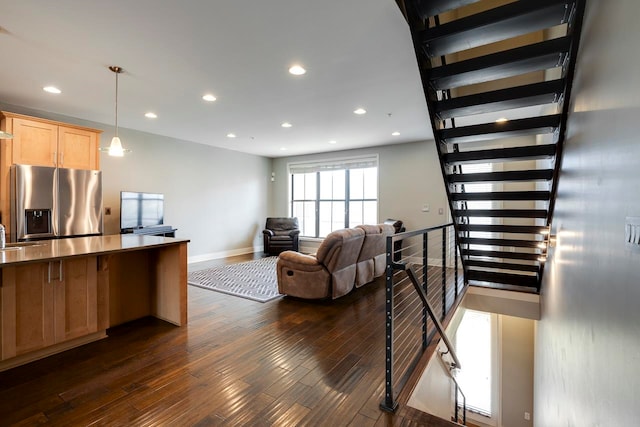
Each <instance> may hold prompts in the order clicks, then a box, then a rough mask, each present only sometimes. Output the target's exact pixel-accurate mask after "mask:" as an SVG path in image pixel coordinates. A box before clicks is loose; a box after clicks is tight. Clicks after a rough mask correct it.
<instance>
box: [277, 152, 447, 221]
mask: <svg viewBox="0 0 640 427" xmlns="http://www.w3.org/2000/svg"><path fill="white" fill-rule="evenodd" d="M367 154H378V156H379V168H378V182H379V191H378V193H379V195H378V197H379V199H378V218H379V220H380V221H383V220H385V219H387V218H395V219H401V220H402V221H403V222H404V225H405V227H406V228H407V230H418V229H421V228H426V227H431V226H434V225H440V224H444V223H446V222H448V221H449V219H448V218H449V216H448V211H449V208H448V202H447V197H446V193H445V189H444V184H443V181H442V172H441V171H440V164H439V162H438V155H437V152H436V147H435V143H434V142H433V141H426V142H413V143H407V144H395V145H386V146H381V147H373V148H367V149H359V150H347V151H337V152H333V153H324V154H315V155H308V156H295V157H284V158H278V159H274V160H273V171H274V172H275V173H276V181H275V182H274V183H273V194H274V198H273V210H272V211H271V214H272V215H273V216H287V215H289V208H290V206H289V200H288V195H289V180H288V179H287V164H288V163H293V162H301V161H309V160H320V159H336V158H344V157H353V156H358V155H367ZM424 204H428V205H429V207H430V211H429V212H422V206H423V205H424ZM439 208H442V209H443V214H441V215H440V214H438V209H439Z"/></svg>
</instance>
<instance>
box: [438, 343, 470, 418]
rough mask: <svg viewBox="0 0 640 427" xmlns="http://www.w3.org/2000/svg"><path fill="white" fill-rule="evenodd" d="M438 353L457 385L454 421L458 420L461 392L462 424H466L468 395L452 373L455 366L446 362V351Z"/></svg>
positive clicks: (448, 374) (449, 375) (448, 373)
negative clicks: (444, 356) (444, 355)
mask: <svg viewBox="0 0 640 427" xmlns="http://www.w3.org/2000/svg"><path fill="white" fill-rule="evenodd" d="M437 353H438V358H439V359H440V362H442V364H443V365H445V366H446V367H447V368H448V369H446V371H447V376H448V377H449V378H451V379H452V380H453V383H454V384H455V386H456V397H455V408H456V409H455V412H454V417H455V420H454V421H455V422H458V393H460V394H461V395H462V424H464V425H466V424H467V396H465V394H464V392H463V391H462V387H460V384H458V380H456V377H454V376H453V374H452V373H451V369H455V367H454V366H451V365H449V364H448V363H447V362H445V360H444V358H443V357H442V355H443V354H446V353H441V352H439V351H438V352H437Z"/></svg>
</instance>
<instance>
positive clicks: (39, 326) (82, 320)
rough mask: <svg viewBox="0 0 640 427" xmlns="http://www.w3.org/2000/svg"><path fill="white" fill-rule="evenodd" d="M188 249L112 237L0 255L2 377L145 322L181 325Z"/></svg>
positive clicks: (49, 243)
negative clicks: (121, 326) (113, 329)
mask: <svg viewBox="0 0 640 427" xmlns="http://www.w3.org/2000/svg"><path fill="white" fill-rule="evenodd" d="M188 242H189V241H188V240H185V239H175V238H168V237H159V236H145V235H132V234H125V235H121V234H118V235H110V236H92V237H76V238H69V239H55V240H44V241H37V242H27V243H24V244H20V245H19V246H13V247H7V248H5V249H3V250H0V371H1V370H5V369H9V368H11V367H14V366H18V365H21V364H24V363H28V362H30V361H32V360H36V359H39V358H42V357H46V356H48V355H50V354H54V353H58V352H61V351H64V350H67V349H69V348H72V347H77V346H79V345H83V344H86V343H88V342H92V341H95V340H98V339H102V338H105V337H106V336H107V329H108V328H110V327H112V326H116V325H119V324H122V323H125V322H128V321H131V320H134V319H138V318H141V317H145V316H154V317H157V318H159V319H162V320H164V321H167V322H170V323H172V324H175V325H177V326H183V325H186V323H187V243H188Z"/></svg>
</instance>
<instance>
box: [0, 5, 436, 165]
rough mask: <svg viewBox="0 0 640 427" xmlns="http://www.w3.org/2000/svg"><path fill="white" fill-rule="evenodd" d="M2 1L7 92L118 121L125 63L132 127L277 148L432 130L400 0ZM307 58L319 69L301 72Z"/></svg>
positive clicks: (344, 144) (274, 153) (414, 136)
mask: <svg viewBox="0 0 640 427" xmlns="http://www.w3.org/2000/svg"><path fill="white" fill-rule="evenodd" d="M0 11H1V12H0V27H2V31H1V32H0V52H2V67H0V101H2V102H4V103H7V104H13V105H18V106H23V107H28V108H31V109H37V110H42V111H47V112H52V113H57V114H62V115H67V116H71V117H77V118H81V119H86V120H91V121H95V122H99V123H106V124H108V125H112V124H113V123H114V120H115V112H114V98H115V75H114V74H113V73H112V72H111V71H109V70H108V68H107V67H108V66H109V65H117V66H121V67H122V68H123V69H124V70H125V73H124V74H121V75H120V77H119V79H120V81H119V85H120V89H119V106H118V109H119V112H118V122H119V125H120V127H125V128H130V129H136V130H140V131H145V132H150V133H153V134H159V135H166V136H170V137H174V138H178V139H182V140H186V141H193V142H198V143H202V144H208V145H212V146H217V147H224V148H229V149H233V150H238V151H243V152H247V153H252V154H257V155H262V156H268V157H281V156H289V155H298V154H307V153H317V152H324V151H332V150H343V149H350V148H358V147H370V146H376V145H383V144H391V143H402V142H409V141H419V140H425V139H430V138H432V133H431V128H430V124H429V118H428V112H427V107H426V103H425V100H424V95H423V92H422V88H421V85H420V80H419V75H418V69H417V65H416V60H415V56H414V53H413V48H412V43H411V38H410V35H409V32H408V28H407V25H406V23H405V21H404V19H403V17H402V15H401V14H400V11H399V10H398V7H397V6H396V3H395V1H393V0H346V1H345V0H320V1H318V0H248V1H240V0H217V1H213V0H183V1H178V0H110V1H104V0H56V1H51V0H19V1H15V0H0ZM294 63H300V64H302V65H303V66H304V67H305V68H306V69H307V74H306V75H304V76H299V77H295V76H292V75H290V74H289V73H288V72H287V70H288V68H289V66H290V65H292V64H294ZM46 85H54V86H56V87H58V88H60V89H61V90H62V94H60V95H51V94H48V93H46V92H44V91H43V90H42V87H44V86H46ZM206 92H211V93H213V94H214V95H215V96H216V97H217V98H218V99H217V101H215V102H213V103H206V102H205V101H203V100H202V99H201V97H202V95H203V94H204V93H206ZM357 107H363V108H365V109H366V110H367V114H366V115H364V116H357V115H355V114H353V110H355V109H356V108H357ZM148 111H153V112H155V113H156V114H157V115H158V118H157V119H148V118H145V117H144V114H145V113H146V112H148ZM285 121H288V122H291V123H292V124H293V127H292V128H290V129H284V128H282V127H281V126H280V124H281V123H282V122H285ZM394 131H398V132H400V133H401V135H400V136H395V137H394V136H391V133H392V132H394ZM229 132H233V133H235V134H237V138H235V139H230V138H227V137H226V135H227V133H229ZM111 136H112V134H108V133H107V132H105V134H104V137H103V145H105V144H106V143H107V142H108V140H109V139H110V137H111ZM330 140H336V141H337V144H334V145H331V144H329V143H328V141H330ZM123 144H124V145H125V147H126V140H123ZM281 147H286V151H282V150H281Z"/></svg>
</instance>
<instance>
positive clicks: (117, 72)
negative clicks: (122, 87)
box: [115, 70, 120, 136]
mask: <svg viewBox="0 0 640 427" xmlns="http://www.w3.org/2000/svg"><path fill="white" fill-rule="evenodd" d="M115 73H116V136H118V74H120V71H119V70H116V71H115Z"/></svg>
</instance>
